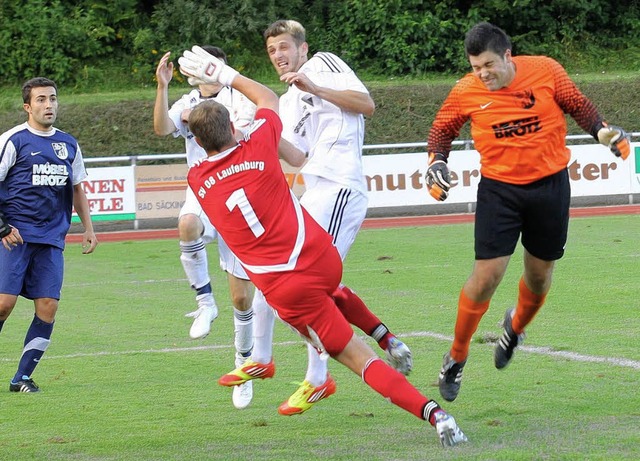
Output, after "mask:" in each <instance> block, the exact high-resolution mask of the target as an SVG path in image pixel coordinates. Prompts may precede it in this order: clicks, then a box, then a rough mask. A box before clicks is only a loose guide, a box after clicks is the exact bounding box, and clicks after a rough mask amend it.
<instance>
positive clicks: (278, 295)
mask: <svg viewBox="0 0 640 461" xmlns="http://www.w3.org/2000/svg"><path fill="white" fill-rule="evenodd" d="M270 275H271V276H273V275H275V274H273V273H272V274H270ZM283 277H286V279H285V280H278V282H283V283H275V284H274V285H275V288H272V289H271V290H267V291H268V293H265V298H266V299H267V302H268V303H269V305H270V306H271V307H273V308H274V309H275V310H276V311H277V313H278V317H280V319H282V320H283V321H285V322H286V323H288V324H289V325H291V326H292V327H293V328H295V329H296V330H297V331H298V332H299V333H300V335H302V336H303V337H304V338H305V339H307V340H308V341H310V342H311V344H313V345H314V346H315V347H316V348H317V349H318V350H320V351H326V352H327V353H328V354H329V355H330V356H332V357H333V356H335V355H337V354H339V353H340V352H342V351H343V349H344V348H345V347H346V345H347V343H348V342H349V341H350V340H351V337H352V336H353V330H352V328H351V325H350V324H349V322H347V320H346V319H345V318H344V316H343V315H342V313H341V312H340V310H339V309H338V307H337V306H336V303H335V302H334V300H333V298H332V297H331V295H332V293H333V292H334V291H335V290H336V288H337V287H338V285H339V283H340V280H341V279H342V260H341V258H340V255H339V254H338V251H337V250H336V249H335V247H333V246H331V247H329V248H328V249H327V251H325V252H324V254H323V255H322V256H321V257H320V258H319V259H318V260H317V261H315V262H314V263H313V264H312V265H311V266H309V267H308V268H307V269H305V270H304V271H299V272H296V271H294V272H293V273H288V274H287V275H285V276H283ZM274 285H272V287H273V286H274Z"/></svg>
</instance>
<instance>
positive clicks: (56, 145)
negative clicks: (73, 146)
mask: <svg viewBox="0 0 640 461" xmlns="http://www.w3.org/2000/svg"><path fill="white" fill-rule="evenodd" d="M51 147H53V151H54V152H55V153H56V156H57V157H58V158H59V159H60V160H66V159H67V158H69V151H68V150H67V144H66V143H64V142H52V143H51Z"/></svg>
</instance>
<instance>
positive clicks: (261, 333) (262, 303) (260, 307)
mask: <svg viewBox="0 0 640 461" xmlns="http://www.w3.org/2000/svg"><path fill="white" fill-rule="evenodd" d="M251 307H252V308H253V352H252V353H251V358H252V359H253V360H254V361H255V362H258V363H269V362H271V359H272V357H273V327H274V324H275V321H276V317H275V315H274V313H273V311H272V310H271V306H269V304H267V300H266V299H265V298H264V295H263V294H262V292H261V291H260V290H258V289H256V292H255V295H254V297H253V304H252V305H251Z"/></svg>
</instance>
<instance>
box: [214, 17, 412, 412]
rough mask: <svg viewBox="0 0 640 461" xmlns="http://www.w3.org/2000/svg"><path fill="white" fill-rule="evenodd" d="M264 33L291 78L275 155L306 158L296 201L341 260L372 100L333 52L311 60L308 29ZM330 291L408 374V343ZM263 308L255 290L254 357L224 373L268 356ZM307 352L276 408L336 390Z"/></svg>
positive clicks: (356, 199)
mask: <svg viewBox="0 0 640 461" xmlns="http://www.w3.org/2000/svg"><path fill="white" fill-rule="evenodd" d="M264 38H265V40H266V46H267V53H268V54H269V58H270V59H271V63H272V64H273V66H274V68H275V69H276V71H277V72H278V74H279V75H280V80H281V81H283V82H286V83H288V84H289V89H288V91H287V92H286V93H285V94H284V95H282V96H281V97H280V117H281V119H282V123H283V132H282V138H283V140H286V141H288V142H281V143H280V147H279V151H280V152H279V153H280V156H281V157H283V158H285V159H287V158H288V157H295V155H294V154H292V153H291V150H298V151H299V152H300V154H301V155H305V156H307V157H308V160H307V162H306V164H305V165H304V166H303V167H302V169H301V173H302V174H303V177H304V182H305V192H304V194H303V195H302V197H301V199H300V203H301V204H302V205H303V207H304V208H305V209H306V210H307V211H308V212H309V214H310V215H311V216H312V217H313V218H314V219H315V220H316V221H317V222H318V223H319V224H320V225H321V226H322V227H323V228H324V229H325V230H326V231H327V232H328V233H329V234H330V235H331V236H332V238H333V244H334V246H335V247H336V248H337V249H338V252H339V253H340V257H341V258H342V259H343V260H344V258H345V257H346V255H347V252H348V251H349V248H351V245H352V244H353V242H354V240H355V238H356V235H357V233H358V230H359V229H360V226H361V225H362V222H363V221H364V219H365V216H366V212H367V203H368V199H367V186H366V182H365V177H364V174H363V171H362V145H363V142H364V117H365V116H370V115H372V114H373V112H374V110H375V104H374V102H373V100H372V99H371V97H370V96H369V92H368V90H367V88H366V87H365V86H364V84H363V83H362V82H361V81H360V80H359V79H358V77H357V76H356V74H355V73H354V72H353V70H351V69H350V68H349V66H348V65H347V64H345V63H344V61H342V60H341V59H340V58H338V57H337V56H336V55H334V54H331V53H326V52H320V53H317V54H315V55H314V56H313V57H312V58H311V59H308V57H307V53H308V44H307V43H306V41H305V30H304V28H303V27H302V25H301V24H299V23H298V22H296V21H290V20H287V21H283V20H281V21H277V22H275V23H273V24H272V25H271V26H269V28H268V29H267V30H266V31H265V33H264ZM333 296H334V299H335V301H336V304H337V305H338V307H339V308H340V310H341V312H342V313H343V315H344V316H345V317H346V319H347V320H348V321H349V322H350V323H351V324H353V325H355V326H357V327H358V328H360V329H361V330H362V331H364V332H365V333H366V334H368V335H369V336H371V337H373V338H374V339H375V340H376V341H377V342H378V344H379V345H380V347H381V348H382V349H383V350H385V351H386V353H387V358H388V360H389V362H390V363H391V364H392V365H393V366H394V368H396V369H397V370H398V371H401V372H402V373H404V374H408V373H409V372H410V371H411V367H412V358H411V352H410V351H409V349H408V348H407V346H406V345H405V344H404V343H403V342H402V341H400V340H399V339H398V338H396V337H395V336H394V335H393V334H392V333H390V332H389V330H388V329H387V327H386V326H385V325H384V324H383V323H382V322H381V321H380V319H379V318H378V317H376V316H375V315H374V314H373V313H372V312H371V311H370V310H369V309H368V308H367V306H366V305H365V304H364V303H363V302H362V300H360V298H359V297H358V296H357V295H356V294H355V293H354V292H353V291H352V290H350V289H349V288H348V287H346V286H344V285H342V284H340V286H339V288H338V289H337V290H336V292H335V293H334V295H333ZM267 306H268V305H267V303H266V301H265V299H264V296H263V295H262V293H260V291H256V295H255V297H254V303H253V310H254V315H255V325H254V328H255V338H254V350H253V354H252V360H249V361H247V362H245V364H244V365H243V366H242V367H238V368H236V370H234V371H232V372H230V373H229V374H227V375H226V376H232V375H233V376H238V377H243V375H244V377H246V376H247V375H248V374H249V373H247V370H249V369H251V367H252V366H254V365H255V363H256V362H257V363H269V362H270V361H271V358H272V341H273V325H274V318H273V314H272V311H271V309H269V308H268V307H267ZM308 357H309V363H308V367H307V374H306V377H305V380H304V382H303V383H302V385H301V386H300V387H299V388H298V390H297V391H296V392H295V393H294V394H293V395H291V397H289V399H288V400H287V401H286V402H284V403H283V404H282V405H280V407H279V408H278V411H279V412H280V413H281V414H283V415H294V414H300V413H303V412H305V411H307V410H308V409H310V408H311V407H312V406H313V404H314V403H316V402H317V401H319V400H321V399H323V398H326V397H328V396H330V395H331V394H333V393H334V392H335V389H336V385H335V382H334V380H333V378H332V377H331V376H330V375H329V373H328V367H327V361H326V357H322V356H320V355H319V354H318V352H317V350H316V349H315V348H313V347H310V346H309V347H308Z"/></svg>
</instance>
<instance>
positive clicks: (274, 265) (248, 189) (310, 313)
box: [179, 47, 466, 446]
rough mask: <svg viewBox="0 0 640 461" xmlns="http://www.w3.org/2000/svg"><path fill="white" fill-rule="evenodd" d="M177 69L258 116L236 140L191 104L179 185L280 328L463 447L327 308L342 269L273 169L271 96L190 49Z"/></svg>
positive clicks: (433, 408)
mask: <svg viewBox="0 0 640 461" xmlns="http://www.w3.org/2000/svg"><path fill="white" fill-rule="evenodd" d="M179 63H180V71H181V72H182V73H183V74H185V75H187V76H188V77H189V78H190V80H191V82H193V81H196V80H200V81H205V82H212V81H213V82H220V83H222V84H224V85H228V86H232V87H233V88H234V89H236V90H238V91H240V92H242V93H243V94H244V95H246V96H247V97H248V98H249V99H250V100H251V101H253V102H254V103H255V104H256V106H257V108H258V109H257V111H256V116H255V120H254V122H253V124H252V126H251V127H250V128H249V130H248V131H247V133H246V134H245V137H244V139H242V140H240V141H239V142H238V141H236V140H235V138H234V137H233V125H232V123H231V122H230V119H229V114H228V111H227V110H226V109H225V108H224V106H222V105H220V104H218V103H215V102H213V101H211V102H204V103H202V104H200V105H199V106H198V107H196V108H195V109H194V110H193V112H192V113H191V115H190V119H189V125H190V128H191V131H192V133H193V134H194V135H195V137H196V140H197V142H198V143H199V144H200V145H201V146H202V147H203V148H204V149H205V150H206V151H207V155H208V158H207V159H204V160H202V161H201V162H199V163H198V164H196V165H195V166H193V167H192V168H191V169H190V170H189V174H188V177H187V180H188V183H189V187H191V189H192V190H193V192H194V193H195V194H196V196H197V197H198V200H199V201H200V203H201V205H202V208H203V210H204V211H205V213H206V214H207V215H208V216H209V218H210V219H211V222H212V223H213V225H214V226H215V227H216V229H218V232H220V234H221V235H222V237H223V238H224V239H225V242H227V244H228V245H229V248H230V249H231V251H233V253H234V254H235V255H236V256H237V257H238V259H239V260H240V262H241V263H242V265H243V266H244V267H245V269H246V271H247V274H248V275H249V277H250V279H251V281H252V282H253V283H254V284H255V285H256V287H257V288H259V289H260V290H262V292H263V294H264V296H265V298H266V299H267V301H268V303H269V304H270V305H271V306H272V307H273V308H274V309H275V311H276V312H277V315H278V316H279V317H280V318H281V319H282V320H283V321H284V322H286V323H287V324H289V325H290V326H291V327H293V328H294V329H295V330H296V331H297V332H298V333H299V334H300V335H301V336H302V337H303V338H305V339H306V340H307V341H309V342H310V343H312V344H313V345H314V346H315V347H316V348H317V349H318V350H319V351H320V352H322V353H325V354H328V355H329V356H331V357H333V358H335V359H336V360H338V361H339V362H341V363H342V364H344V365H345V366H347V367H348V368H349V369H351V370H352V371H353V372H355V373H357V374H358V375H360V376H362V378H363V380H364V381H365V382H366V383H367V384H368V385H369V386H370V387H371V388H373V389H374V390H375V391H377V392H378V393H380V394H381V395H383V396H384V397H385V398H387V399H388V400H390V401H391V402H392V403H394V404H395V405H397V406H399V407H401V408H403V409H405V410H406V411H408V412H410V413H412V414H414V415H416V416H417V417H419V418H421V419H424V420H427V421H429V422H430V423H431V424H432V425H433V426H435V428H436V430H437V433H438V436H439V438H440V440H441V443H442V444H443V445H444V446H454V445H457V444H459V443H462V442H464V441H466V437H465V435H464V434H463V433H462V431H461V430H460V429H459V428H458V426H457V424H456V422H455V420H454V419H453V418H452V417H451V416H450V415H448V414H447V413H445V412H444V411H443V410H442V409H441V408H440V406H439V405H438V404H437V403H436V402H435V401H433V400H431V399H428V398H427V397H425V396H424V395H422V394H421V393H420V392H419V391H418V390H417V389H416V388H415V387H414V386H413V385H412V384H411V383H409V381H407V379H406V378H405V377H404V376H403V375H402V374H401V373H399V372H398V371H396V370H394V369H393V368H391V367H390V366H389V365H388V364H386V363H385V362H384V361H383V360H381V359H380V358H379V357H378V356H377V355H376V353H375V352H374V351H373V350H372V349H371V348H370V347H369V346H368V345H367V344H366V343H365V342H364V341H363V340H362V339H361V338H360V337H358V336H357V335H355V334H354V332H353V330H352V329H351V326H350V324H349V322H347V320H346V319H345V318H344V316H343V315H342V314H341V312H340V310H339V309H338V307H337V306H336V304H335V301H334V299H333V298H332V296H331V295H332V293H333V292H334V291H335V289H336V288H337V287H338V284H339V283H340V279H341V277H342V261H341V258H340V255H339V253H338V251H337V250H336V248H335V247H334V246H333V245H332V243H331V237H330V236H329V234H328V233H327V232H326V231H325V230H324V229H322V227H320V225H319V224H318V223H316V222H315V221H314V220H313V218H311V216H310V215H309V214H308V213H307V212H306V211H305V210H304V209H303V208H302V207H301V206H300V203H299V202H298V201H297V199H296V198H295V197H294V195H293V193H292V191H291V189H290V188H289V186H288V184H287V181H286V179H285V176H284V174H283V172H282V169H281V167H280V162H279V158H278V144H279V142H280V133H281V132H282V123H281V121H280V118H279V117H278V114H277V112H276V111H277V109H278V97H277V96H276V95H275V93H273V92H272V91H271V90H270V89H268V88H266V87H265V86H263V85H261V84H259V83H257V82H255V81H253V80H250V79H248V78H246V77H244V76H242V75H239V74H238V72H236V71H235V70H233V69H232V68H231V67H229V66H227V65H225V64H224V63H222V62H221V61H220V60H218V59H216V58H214V57H212V56H210V55H208V54H207V53H206V52H203V50H201V49H200V48H199V47H194V48H193V51H185V53H184V55H183V57H182V58H180V60H179ZM259 368H260V369H259V370H258V371H257V372H256V374H255V376H252V377H260V378H266V377H271V376H273V372H272V370H273V363H270V364H262V366H261V367H259Z"/></svg>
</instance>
